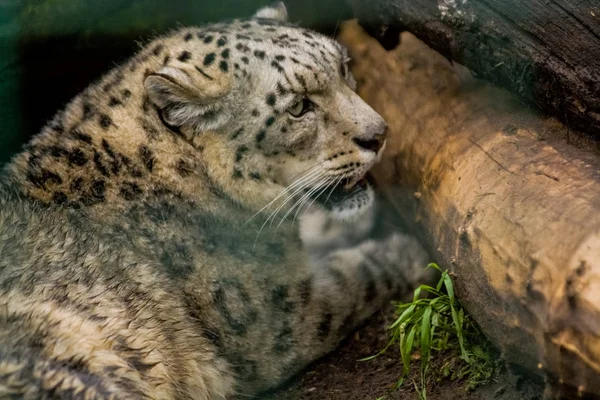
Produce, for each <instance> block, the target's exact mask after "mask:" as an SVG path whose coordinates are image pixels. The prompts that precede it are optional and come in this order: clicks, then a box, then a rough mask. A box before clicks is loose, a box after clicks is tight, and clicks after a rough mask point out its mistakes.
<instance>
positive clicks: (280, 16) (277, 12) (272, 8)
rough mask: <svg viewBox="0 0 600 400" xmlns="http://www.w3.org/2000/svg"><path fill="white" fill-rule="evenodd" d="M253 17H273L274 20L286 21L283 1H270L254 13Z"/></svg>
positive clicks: (286, 16)
mask: <svg viewBox="0 0 600 400" xmlns="http://www.w3.org/2000/svg"><path fill="white" fill-rule="evenodd" d="M254 18H265V19H273V20H276V21H281V22H287V20H288V13H287V9H286V8H285V4H283V1H277V2H275V3H271V4H269V5H268V6H266V7H263V8H261V9H260V10H258V11H257V12H256V14H254Z"/></svg>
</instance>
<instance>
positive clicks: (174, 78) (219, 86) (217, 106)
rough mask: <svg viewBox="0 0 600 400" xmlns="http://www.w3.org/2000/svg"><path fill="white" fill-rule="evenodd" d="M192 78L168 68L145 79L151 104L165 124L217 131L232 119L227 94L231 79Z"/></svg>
mask: <svg viewBox="0 0 600 400" xmlns="http://www.w3.org/2000/svg"><path fill="white" fill-rule="evenodd" d="M198 75H199V76H197V77H196V76H192V75H191V74H190V73H188V72H187V71H184V70H182V69H180V68H175V67H164V68H162V69H161V70H160V71H158V72H156V73H153V74H150V75H148V76H147V77H146V79H145V80H144V87H145V89H146V93H147V94H148V97H149V99H150V101H151V102H152V103H153V104H154V105H155V106H156V108H157V109H158V110H159V111H160V114H161V117H162V119H163V122H165V123H167V124H168V125H170V126H173V127H177V128H180V127H184V126H187V127H190V128H192V129H193V130H194V131H195V132H196V133H200V132H203V131H207V130H215V129H218V128H220V127H222V126H223V125H225V124H226V123H227V122H228V121H229V120H230V118H231V113H230V112H228V109H229V107H228V101H227V97H228V96H227V94H228V93H229V92H230V91H231V80H230V79H213V78H212V77H208V78H210V79H208V78H206V77H205V76H204V75H206V73H204V74H201V73H199V74H198Z"/></svg>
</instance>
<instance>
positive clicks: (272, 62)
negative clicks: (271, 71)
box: [271, 61, 283, 72]
mask: <svg viewBox="0 0 600 400" xmlns="http://www.w3.org/2000/svg"><path fill="white" fill-rule="evenodd" d="M271 66H272V67H273V68H275V69H276V70H277V71H279V72H283V67H282V66H281V65H280V64H279V63H278V62H277V61H271Z"/></svg>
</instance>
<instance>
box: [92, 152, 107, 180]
mask: <svg viewBox="0 0 600 400" xmlns="http://www.w3.org/2000/svg"><path fill="white" fill-rule="evenodd" d="M94 165H95V166H96V169H97V170H98V171H100V173H101V174H102V175H104V176H109V172H108V167H107V166H106V165H105V164H104V161H103V160H102V156H101V155H100V153H98V152H97V151H96V150H94Z"/></svg>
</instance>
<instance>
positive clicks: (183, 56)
mask: <svg viewBox="0 0 600 400" xmlns="http://www.w3.org/2000/svg"><path fill="white" fill-rule="evenodd" d="M190 58H192V53H190V52H189V51H187V50H185V51H182V52H181V54H179V56H177V59H178V60H179V61H181V62H187V61H189V59H190Z"/></svg>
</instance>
